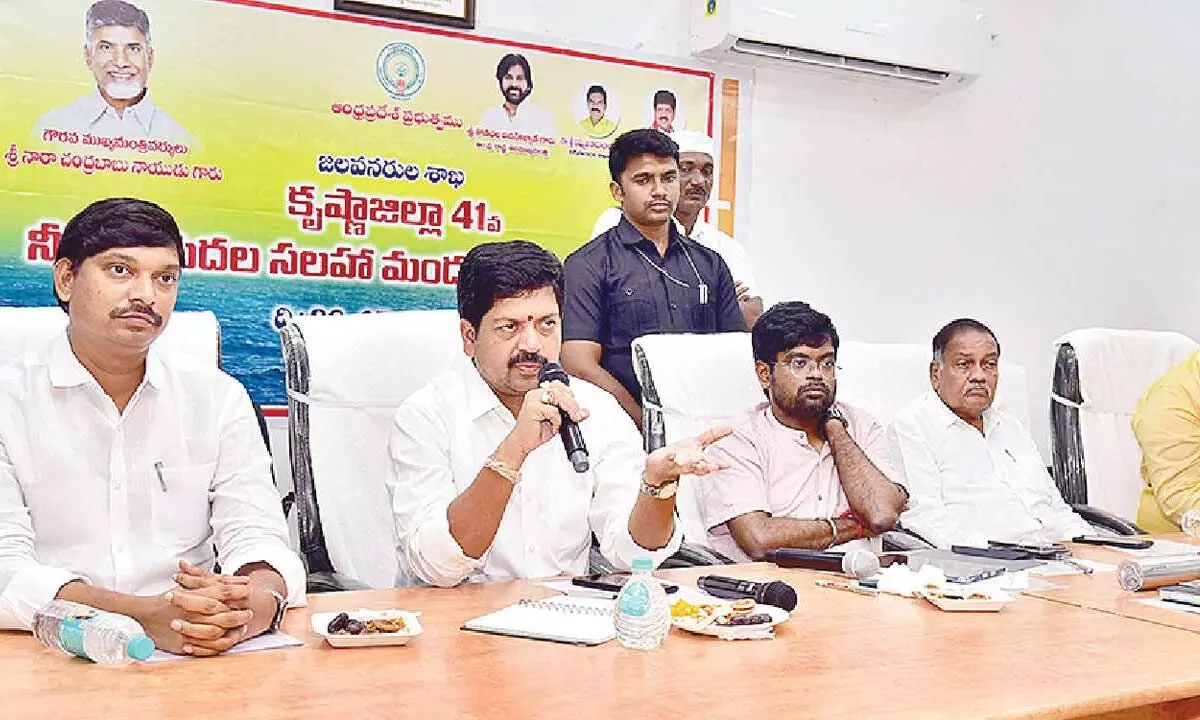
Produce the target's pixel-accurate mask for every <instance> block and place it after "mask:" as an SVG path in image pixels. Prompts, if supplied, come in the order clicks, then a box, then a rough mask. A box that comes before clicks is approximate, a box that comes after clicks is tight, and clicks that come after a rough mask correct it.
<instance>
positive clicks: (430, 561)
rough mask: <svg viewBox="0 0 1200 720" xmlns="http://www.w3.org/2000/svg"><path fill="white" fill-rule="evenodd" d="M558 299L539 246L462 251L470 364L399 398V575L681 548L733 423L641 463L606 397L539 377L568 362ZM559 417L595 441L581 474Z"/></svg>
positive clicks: (517, 571) (508, 569) (463, 572)
mask: <svg viewBox="0 0 1200 720" xmlns="http://www.w3.org/2000/svg"><path fill="white" fill-rule="evenodd" d="M562 294H563V274H562V265H561V264H560V263H559V261H558V258H556V257H555V256H554V255H553V253H550V252H548V251H546V250H543V249H542V248H540V247H538V246H537V245H534V244H533V243H530V242H525V241H521V240H513V241H509V242H498V243H484V244H482V245H477V246H476V247H474V248H472V249H471V251H470V252H468V253H467V256H466V258H465V259H464V260H463V264H462V268H461V270H460V272H459V276H458V314H459V317H460V318H461V320H460V321H459V331H460V332H461V334H462V341H463V353H464V355H465V357H463V358H462V359H461V361H460V362H459V363H458V366H457V367H454V368H452V369H450V370H449V371H447V372H445V373H443V374H442V375H440V376H438V377H436V378H434V379H433V380H431V381H430V382H429V384H427V385H426V386H425V387H423V388H422V389H420V390H418V391H417V392H416V393H414V394H413V395H412V396H411V397H409V398H408V399H407V400H405V401H404V404H402V405H401V406H400V408H399V409H398V410H397V412H396V418H395V424H394V426H393V428H392V433H391V437H390V439H389V443H388V449H389V453H390V455H391V466H392V473H391V476H390V478H389V479H388V490H389V492H390V494H391V499H392V513H393V516H394V519H395V523H396V538H397V543H398V548H397V550H398V556H399V562H400V567H401V572H402V574H403V575H404V576H405V577H403V578H402V580H411V579H416V580H419V581H422V582H426V583H430V584H433V585H440V586H451V585H457V584H458V583H460V582H463V581H464V580H468V581H477V580H497V579H505V578H537V577H549V576H554V575H581V574H583V573H585V572H587V569H588V557H589V554H590V553H589V550H590V547H591V540H592V536H593V534H594V535H595V536H596V538H597V539H598V541H599V545H600V552H601V553H602V554H603V555H604V557H605V558H607V559H608V560H609V561H610V562H612V563H613V564H615V565H617V566H618V567H621V568H625V569H628V568H629V567H630V566H631V564H632V562H633V560H634V558H636V557H639V556H648V557H650V558H651V560H652V562H654V564H655V565H657V564H659V563H660V562H662V561H663V560H665V559H666V558H667V557H669V556H670V555H671V554H672V553H674V552H675V550H676V549H678V547H679V541H680V529H679V526H678V525H677V524H676V523H675V515H674V513H675V492H676V490H677V489H678V487H679V479H680V476H681V475H683V474H688V473H691V474H697V475H704V474H706V473H708V472H711V471H713V470H716V469H719V468H720V467H721V465H720V464H719V463H714V462H712V461H710V460H709V459H708V458H707V457H706V454H705V450H704V449H705V447H706V446H708V445H709V444H710V443H712V442H714V441H716V440H718V439H720V438H721V437H724V436H725V435H727V434H728V433H729V428H727V427H726V428H718V429H715V430H709V431H708V432H705V433H704V434H702V435H700V436H699V437H696V438H691V439H688V440H683V441H680V442H678V443H675V444H672V445H669V446H667V447H665V448H661V449H660V450H657V451H655V452H654V453H651V454H650V455H649V456H647V455H646V454H645V453H643V452H642V446H641V438H640V437H639V436H638V433H637V431H636V430H635V429H634V427H633V424H632V423H630V422H629V420H628V419H627V418H626V417H625V415H624V413H622V412H621V409H620V407H618V406H617V403H616V402H615V401H614V400H613V398H612V396H610V395H609V394H608V393H605V392H604V391H602V390H600V389H599V388H597V387H596V386H594V385H592V384H590V383H588V382H585V381H583V380H579V379H575V380H573V381H572V382H571V384H570V386H568V385H565V384H563V383H562V382H558V381H551V382H545V383H541V384H540V385H539V383H538V372H539V370H541V368H542V366H543V365H544V364H545V363H546V362H547V361H549V362H557V361H558V358H559V347H560V346H561V343H562V331H561V327H560V315H559V307H560V303H561V301H562ZM563 413H566V414H567V415H568V416H570V418H571V419H572V420H574V421H575V422H577V423H579V428H580V431H581V432H582V434H583V437H584V439H585V441H586V443H587V448H588V451H589V456H590V461H591V462H590V467H589V468H588V469H587V470H586V471H584V472H577V471H576V470H575V468H574V467H573V466H572V464H571V462H570V461H569V460H568V459H567V455H566V452H565V450H564V448H563V445H562V442H561V441H559V440H558V429H559V426H560V423H561V422H562V414H563Z"/></svg>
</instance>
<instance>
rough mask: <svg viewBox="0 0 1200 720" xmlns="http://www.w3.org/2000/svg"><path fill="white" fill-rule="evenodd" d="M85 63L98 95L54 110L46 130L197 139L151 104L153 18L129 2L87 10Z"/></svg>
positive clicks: (43, 124) (42, 124)
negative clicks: (148, 87) (151, 19)
mask: <svg viewBox="0 0 1200 720" xmlns="http://www.w3.org/2000/svg"><path fill="white" fill-rule="evenodd" d="M86 27H87V35H86V38H85V42H84V46H83V58H84V61H85V62H86V63H87V66H88V69H89V70H91V71H92V75H93V76H95V79H96V90H95V92H93V93H91V94H89V95H85V96H83V97H81V98H79V99H78V100H76V101H75V102H73V103H71V104H70V105H66V106H64V107H60V108H58V109H56V110H51V111H50V112H48V113H46V114H45V115H43V116H42V117H41V119H40V120H38V123H37V134H38V136H39V137H40V136H41V134H42V131H43V130H46V129H49V128H53V129H55V130H69V131H73V132H78V133H92V134H94V135H101V136H105V137H125V138H130V139H135V138H136V139H154V140H169V141H171V142H175V143H183V144H193V143H195V142H196V139H195V138H194V137H192V135H191V134H190V133H188V132H187V131H186V130H184V129H183V128H182V127H180V126H179V124H178V123H176V122H175V121H174V120H173V119H172V118H171V116H170V115H167V113H166V112H165V111H164V110H163V109H162V108H160V107H158V106H157V105H155V104H154V101H153V100H151V99H150V90H149V89H147V87H146V83H147V81H148V80H149V78H150V70H151V69H152V68H153V67H154V48H153V47H151V45H150V18H149V17H148V16H147V15H146V13H145V12H144V11H142V10H140V9H138V8H137V7H135V6H133V5H131V4H129V3H127V2H124V0H100V2H97V3H96V4H94V5H92V6H91V8H89V9H88V13H87V26H86Z"/></svg>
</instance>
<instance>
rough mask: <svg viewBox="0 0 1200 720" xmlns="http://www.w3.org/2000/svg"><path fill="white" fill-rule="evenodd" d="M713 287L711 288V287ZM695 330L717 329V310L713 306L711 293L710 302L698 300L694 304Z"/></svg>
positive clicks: (693, 325)
mask: <svg viewBox="0 0 1200 720" xmlns="http://www.w3.org/2000/svg"><path fill="white" fill-rule="evenodd" d="M710 289H711V288H710ZM690 329H691V330H693V331H705V332H713V331H715V330H716V329H717V311H716V308H714V307H713V298H712V294H711V293H710V294H709V297H708V302H706V303H701V302H699V301H697V302H696V304H695V305H693V306H692V326H691V328H690Z"/></svg>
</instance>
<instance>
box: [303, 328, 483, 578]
mask: <svg viewBox="0 0 1200 720" xmlns="http://www.w3.org/2000/svg"><path fill="white" fill-rule="evenodd" d="M458 326H459V321H458V314H457V313H456V312H454V311H451V310H409V311H402V312H387V313H364V314H356V315H344V316H325V317H299V318H295V319H293V320H292V322H291V324H289V325H288V326H287V327H285V328H284V329H283V330H282V331H280V337H281V339H282V343H283V354H284V364H285V366H286V370H287V386H288V426H289V437H290V444H291V462H292V479H293V483H294V484H295V487H296V511H297V523H298V527H299V531H300V547H301V551H302V552H303V554H304V556H305V559H306V561H307V562H308V569H309V571H310V572H319V571H328V570H335V571H337V572H339V573H342V574H344V575H348V576H350V577H351V578H353V579H355V580H359V581H361V582H363V583H366V584H368V585H370V586H372V587H393V586H395V585H397V584H404V582H405V578H404V577H403V575H402V573H400V572H399V568H398V565H397V560H396V542H395V526H394V524H393V520H392V513H391V501H390V498H389V496H388V492H387V486H386V479H387V476H388V473H389V472H390V469H389V460H388V453H387V442H388V433H389V431H390V429H391V426H392V421H393V419H394V418H395V415H396V409H397V408H398V407H399V406H400V403H401V402H403V401H404V399H405V398H407V397H408V396H409V395H411V394H412V393H413V392H414V391H416V390H417V389H419V388H420V387H421V386H422V385H424V384H425V383H426V382H428V381H429V380H430V379H432V378H433V377H434V376H435V375H437V374H438V373H440V372H442V371H444V370H445V369H446V368H448V367H450V364H451V363H452V362H453V361H454V360H455V359H456V358H458V357H460V356H461V354H462V340H461V337H460V335H459V331H458Z"/></svg>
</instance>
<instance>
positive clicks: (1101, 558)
mask: <svg viewBox="0 0 1200 720" xmlns="http://www.w3.org/2000/svg"><path fill="white" fill-rule="evenodd" d="M1156 539H1163V540H1170V541H1172V542H1175V543H1187V544H1192V545H1195V544H1197V543H1196V542H1195V540H1193V539H1192V538H1189V537H1188V536H1186V535H1184V534H1183V533H1174V534H1169V535H1161V536H1156ZM1068 544H1069V545H1070V547H1071V554H1072V555H1073V556H1075V557H1077V558H1083V559H1085V560H1095V561H1096V562H1100V563H1104V564H1106V565H1118V564H1120V563H1121V561H1122V560H1125V559H1128V558H1129V557H1131V555H1130V554H1129V553H1127V552H1124V551H1121V550H1115V549H1112V548H1107V547H1100V546H1095V545H1080V544H1078V543H1068ZM1046 579H1047V580H1048V581H1049V582H1050V583H1052V584H1054V585H1058V586H1061V587H1055V588H1049V589H1044V590H1033V591H1030V592H1028V593H1026V594H1027V596H1032V597H1037V598H1041V599H1044V600H1050V601H1052V602H1058V603H1064V604H1067V605H1073V606H1075V607H1080V608H1084V609H1087V610H1094V611H1098V612H1106V613H1112V614H1114V615H1120V616H1122V617H1126V618H1132V619H1137V620H1142V621H1145V622H1150V623H1158V624H1160V625H1165V626H1167V627H1173V628H1177V629H1180V630H1188V631H1191V632H1200V614H1196V613H1188V612H1183V611H1180V610H1168V609H1165V608H1160V607H1154V606H1151V605H1146V604H1145V603H1143V602H1142V601H1143V600H1145V599H1148V598H1157V597H1158V594H1157V592H1154V591H1144V592H1137V593H1131V592H1126V591H1124V590H1122V589H1121V587H1120V585H1118V584H1117V580H1116V578H1115V577H1114V575H1113V573H1110V572H1096V573H1093V574H1091V575H1063V576H1055V577H1049V578H1046Z"/></svg>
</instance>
